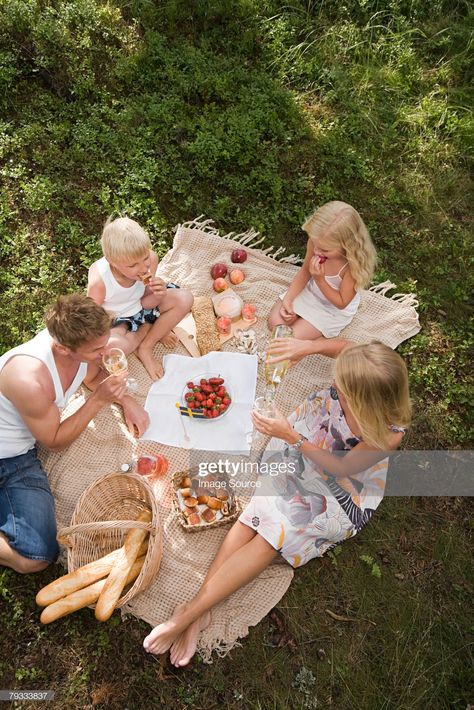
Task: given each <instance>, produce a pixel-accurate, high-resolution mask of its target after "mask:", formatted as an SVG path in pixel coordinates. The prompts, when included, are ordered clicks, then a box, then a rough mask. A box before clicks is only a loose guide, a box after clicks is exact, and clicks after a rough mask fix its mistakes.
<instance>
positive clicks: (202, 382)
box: [199, 378, 207, 387]
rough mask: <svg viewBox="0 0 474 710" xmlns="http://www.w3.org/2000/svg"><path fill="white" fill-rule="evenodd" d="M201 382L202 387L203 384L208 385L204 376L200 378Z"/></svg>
mask: <svg viewBox="0 0 474 710" xmlns="http://www.w3.org/2000/svg"><path fill="white" fill-rule="evenodd" d="M199 384H200V385H201V387H202V386H203V385H207V380H205V379H204V378H202V380H200V382H199Z"/></svg>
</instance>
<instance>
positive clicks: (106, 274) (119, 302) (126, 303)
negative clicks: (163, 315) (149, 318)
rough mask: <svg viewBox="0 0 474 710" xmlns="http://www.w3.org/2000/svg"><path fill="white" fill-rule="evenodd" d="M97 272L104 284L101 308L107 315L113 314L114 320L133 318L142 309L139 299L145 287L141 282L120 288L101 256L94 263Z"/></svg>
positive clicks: (105, 260) (106, 262)
mask: <svg viewBox="0 0 474 710" xmlns="http://www.w3.org/2000/svg"><path fill="white" fill-rule="evenodd" d="M95 265H96V267H97V271H98V272H99V275H100V277H101V279H102V281H103V282H104V286H105V300H104V302H103V303H102V306H103V308H105V310H106V311H109V313H113V314H114V316H115V317H116V318H125V317H126V316H133V315H135V313H138V312H139V311H141V309H142V304H141V300H140V299H141V298H142V296H143V294H144V293H145V285H144V284H143V283H142V282H141V281H135V283H134V284H133V286H129V287H127V288H126V287H124V286H121V285H120V284H119V283H118V282H117V281H116V279H115V276H114V275H113V273H112V271H111V270H110V264H109V262H108V261H107V259H106V258H105V257H104V256H103V257H102V259H99V260H98V261H96V262H95Z"/></svg>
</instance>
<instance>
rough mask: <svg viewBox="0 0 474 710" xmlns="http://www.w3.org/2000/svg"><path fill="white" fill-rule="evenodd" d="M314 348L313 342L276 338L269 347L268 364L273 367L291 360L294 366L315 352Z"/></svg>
mask: <svg viewBox="0 0 474 710" xmlns="http://www.w3.org/2000/svg"><path fill="white" fill-rule="evenodd" d="M312 348H314V341H312V340H297V339H296V338H274V339H273V340H271V341H270V343H269V345H268V348H267V358H266V362H268V364H270V365H272V364H276V363H277V362H283V361H284V360H289V361H290V363H291V364H294V363H295V362H299V361H300V360H301V359H302V358H304V357H306V355H309V354H310V353H311V352H313V349H312Z"/></svg>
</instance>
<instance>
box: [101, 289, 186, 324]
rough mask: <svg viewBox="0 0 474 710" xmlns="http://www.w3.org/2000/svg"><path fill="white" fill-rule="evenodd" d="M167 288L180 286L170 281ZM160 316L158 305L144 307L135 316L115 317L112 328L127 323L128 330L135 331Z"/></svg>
mask: <svg viewBox="0 0 474 710" xmlns="http://www.w3.org/2000/svg"><path fill="white" fill-rule="evenodd" d="M166 288H179V286H177V285H176V284H174V283H171V282H170V283H169V284H166ZM159 317H160V309H159V308H158V306H156V308H142V309H141V311H138V313H134V314H133V316H124V317H123V318H115V319H114V320H113V321H112V328H116V327H117V326H118V325H126V326H127V330H129V331H131V332H132V333H135V332H136V331H137V330H138V329H139V327H140V326H141V325H143V323H154V322H155V321H156V320H157V318H159Z"/></svg>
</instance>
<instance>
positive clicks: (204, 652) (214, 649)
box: [197, 627, 249, 665]
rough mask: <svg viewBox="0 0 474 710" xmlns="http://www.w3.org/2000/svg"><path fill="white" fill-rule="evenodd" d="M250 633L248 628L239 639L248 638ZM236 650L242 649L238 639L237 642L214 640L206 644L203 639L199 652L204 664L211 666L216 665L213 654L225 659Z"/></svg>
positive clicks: (198, 648) (199, 645)
mask: <svg viewBox="0 0 474 710" xmlns="http://www.w3.org/2000/svg"><path fill="white" fill-rule="evenodd" d="M248 632H249V630H248V627H246V629H245V631H243V632H242V633H240V634H239V637H240V638H242V637H243V636H247V634H248ZM234 648H242V644H241V643H240V641H237V639H236V640H235V641H224V639H222V638H213V639H211V640H210V641H207V642H206V643H204V642H203V641H202V639H201V641H200V642H199V644H198V647H197V650H198V653H199V655H200V656H201V658H202V661H203V663H207V664H208V665H210V664H211V663H214V661H213V658H212V654H213V653H216V655H217V656H219V658H224V657H225V656H227V654H228V653H230V651H232V649H234Z"/></svg>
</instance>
